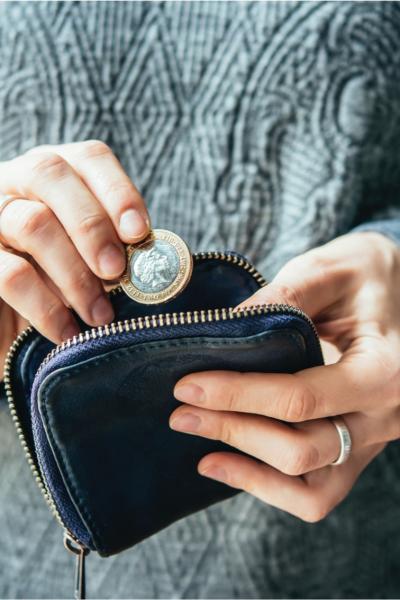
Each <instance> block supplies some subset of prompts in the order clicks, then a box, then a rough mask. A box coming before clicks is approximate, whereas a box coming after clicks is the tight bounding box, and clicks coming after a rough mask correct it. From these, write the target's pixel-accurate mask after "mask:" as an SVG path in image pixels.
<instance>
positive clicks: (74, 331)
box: [61, 323, 79, 341]
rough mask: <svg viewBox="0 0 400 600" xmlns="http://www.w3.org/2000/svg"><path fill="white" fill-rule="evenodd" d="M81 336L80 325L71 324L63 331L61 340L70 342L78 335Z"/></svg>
mask: <svg viewBox="0 0 400 600" xmlns="http://www.w3.org/2000/svg"><path fill="white" fill-rule="evenodd" d="M78 334H79V327H78V325H74V324H71V323H70V324H69V325H67V326H66V327H65V329H63V331H62V333H61V339H62V341H65V340H69V339H71V338H73V337H74V335H78Z"/></svg>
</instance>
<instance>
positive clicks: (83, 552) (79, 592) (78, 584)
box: [64, 533, 90, 600]
mask: <svg viewBox="0 0 400 600" xmlns="http://www.w3.org/2000/svg"><path fill="white" fill-rule="evenodd" d="M64 547H65V548H66V549H67V550H68V552H71V554H75V557H76V559H75V591H74V598H75V600H85V597H86V589H85V588H86V577H85V558H86V556H87V555H88V554H89V552H90V550H89V548H85V547H84V546H82V545H81V544H78V542H77V541H76V540H74V539H72V537H71V536H70V535H69V534H68V533H65V534H64Z"/></svg>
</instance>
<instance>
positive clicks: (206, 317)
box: [4, 304, 319, 548]
mask: <svg viewBox="0 0 400 600" xmlns="http://www.w3.org/2000/svg"><path fill="white" fill-rule="evenodd" d="M288 313H289V314H292V315H294V316H297V317H300V318H302V319H304V320H305V321H306V322H307V323H308V324H309V325H310V327H311V328H312V330H313V331H314V334H315V336H316V338H317V339H319V338H318V333H317V330H316V327H315V325H314V323H313V322H312V320H311V319H310V317H308V316H307V315H306V314H305V313H304V312H303V311H302V310H300V309H299V308H297V307H295V306H291V305H289V304H259V305H254V306H249V307H245V308H239V309H236V310H235V309H234V308H214V309H208V310H200V311H197V310H195V311H187V312H179V313H176V312H173V313H160V314H158V315H151V316H145V317H138V318H136V319H135V318H132V319H126V320H125V321H117V322H114V323H111V324H110V325H101V326H100V327H97V328H93V329H91V330H86V331H85V332H83V333H80V334H79V335H75V336H74V337H73V338H70V339H68V340H66V341H65V342H62V344H59V345H58V346H56V347H55V348H53V349H52V351H51V352H49V354H48V355H47V356H46V357H45V358H44V359H43V361H42V363H41V364H40V366H39V368H38V370H37V373H39V372H40V371H41V370H42V369H43V368H44V367H45V366H46V365H47V364H48V362H49V361H50V360H52V359H53V358H54V357H55V356H56V355H58V354H59V353H60V352H63V351H65V350H67V349H68V348H71V346H76V345H78V344H83V343H84V342H88V341H90V340H95V339H98V338H101V337H105V336H112V335H115V334H118V333H124V332H132V331H137V330H140V329H154V328H158V327H165V326H176V325H192V324H195V323H214V322H216V321H226V320H233V319H241V318H246V317H251V316H255V315H267V314H288ZM33 331H34V329H33V327H31V326H29V327H27V328H26V329H25V330H24V331H22V333H20V335H19V336H18V337H17V338H16V339H15V341H14V342H13V344H12V345H11V347H10V349H9V351H8V354H7V356H6V360H5V365H4V386H5V390H6V395H7V401H8V405H9V408H10V413H11V417H12V420H13V421H14V424H15V427H16V429H17V434H18V437H19V439H20V442H21V445H22V448H23V450H24V452H25V456H26V458H27V461H28V463H29V466H30V468H31V471H32V473H33V476H34V478H35V481H36V483H37V485H38V486H39V489H40V491H41V492H42V494H43V496H44V498H45V500H46V502H47V504H48V506H49V508H50V509H51V511H52V513H53V515H54V516H55V518H56V519H57V521H58V522H59V524H60V525H61V526H62V528H63V529H64V532H65V534H66V536H67V537H68V538H70V539H71V540H72V541H73V542H74V543H75V544H78V545H79V546H81V547H82V548H84V546H82V544H81V543H80V542H79V540H78V539H76V537H75V536H74V535H73V533H72V532H71V531H69V529H68V528H67V527H66V525H65V524H64V522H63V520H62V517H61V515H60V513H59V511H58V509H57V507H56V505H55V502H54V500H53V498H52V495H51V492H50V491H49V489H48V487H47V485H46V482H45V480H44V478H43V477H42V474H41V473H40V470H39V469H38V468H37V467H36V465H35V462H34V460H33V457H32V453H31V451H30V449H29V447H28V444H27V441H26V438H25V435H24V432H23V430H22V427H21V423H20V420H19V417H18V414H17V410H16V407H15V401H14V397H13V392H12V387H11V381H10V373H11V364H12V361H13V358H14V355H15V354H16V352H17V350H18V349H19V346H20V345H21V344H22V342H23V341H24V340H25V339H26V337H27V336H28V335H29V334H30V333H31V332H33Z"/></svg>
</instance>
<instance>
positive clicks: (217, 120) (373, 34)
mask: <svg viewBox="0 0 400 600" xmlns="http://www.w3.org/2000/svg"><path fill="white" fill-rule="evenodd" d="M399 135H400V6H399V4H398V3H397V2H388V3H382V4H381V3H375V2H372V3H362V2H356V3H353V2H345V3H343V2H324V3H318V2H317V3H314V2H305V3H301V2H296V3H286V2H277V3H275V2H268V3H263V2H259V3H252V2H250V3H247V2H246V3H237V2H231V3H226V2H222V3H208V2H192V3H186V2H185V3H184V2H182V3H181V2H171V3H157V2H151V3H150V2H135V3H133V2H115V3H114V2H54V3H51V2H50V3H48V2H40V3H36V2H9V3H2V4H1V5H0V159H7V158H11V157H13V156H15V155H17V154H19V153H21V152H23V151H25V150H27V149H28V148H31V147H32V146H35V145H37V144H42V143H62V142H69V141H77V140H83V139H89V138H100V139H102V140H104V141H105V142H107V143H108V144H110V146H111V147H112V148H113V149H114V151H115V152H116V154H117V155H118V156H119V158H120V159H121V161H122V163H123V165H124V166H125V168H126V170H127V172H128V173H129V175H130V176H131V177H132V179H133V180H134V181H135V183H136V184H137V185H138V186H139V188H140V189H141V191H142V193H143V195H144V197H145V198H146V201H147V203H148V206H149V207H150V212H151V216H152V219H153V222H154V224H155V225H156V226H159V227H165V228H167V229H172V230H174V231H176V232H177V233H178V234H180V235H182V236H183V237H184V238H186V239H187V240H188V242H189V243H190V245H191V247H192V248H193V250H201V249H202V250H207V249H226V248H227V249H233V250H237V251H239V252H241V253H243V254H245V255H247V256H248V257H249V258H250V259H251V260H252V261H254V262H255V264H256V265H257V266H258V267H259V268H260V269H261V270H262V271H263V272H264V274H265V275H266V276H267V277H268V278H271V277H272V276H273V275H274V274H275V273H276V271H277V270H278V268H279V267H280V266H281V265H283V264H284V263H285V261H287V260H288V259H289V258H290V257H292V256H294V255H296V254H298V253H301V252H303V251H305V250H306V249H308V248H311V247H314V246H315V245H318V244H321V243H323V242H326V241H328V240H330V239H332V238H334V237H336V236H338V235H340V234H341V233H344V232H346V231H349V230H350V229H351V228H353V227H355V226H357V225H359V224H363V226H364V227H366V228H370V229H376V230H380V231H383V232H386V233H387V234H388V235H391V236H392V237H393V238H394V239H397V240H400V226H399V221H398V218H399V214H400V208H399V183H400V148H399V139H400V138H399ZM71 202H73V198H71ZM0 435H1V453H0V507H1V509H0V596H1V597H7V598H23V597H24V598H26V597H29V598H37V597H42V598H54V597H70V595H71V589H72V561H71V557H70V556H69V555H68V554H67V553H65V551H64V549H63V547H62V541H61V532H60V529H59V526H58V525H57V523H55V522H54V521H53V519H52V517H51V515H50V514H49V512H48V509H47V507H46V505H45V503H44V502H43V500H42V497H41V495H40V493H39V492H38V490H37V488H36V485H35V483H34V481H33V480H32V478H31V474H30V471H29V468H28V466H27V464H26V463H25V458H24V456H23V452H22V450H21V448H20V446H19V442H18V440H17V438H16V434H15V431H14V428H13V425H12V423H11V419H10V416H9V414H8V410H7V407H6V406H5V404H4V403H1V405H0ZM399 465H400V448H399V446H398V445H397V444H391V445H389V447H388V448H387V450H386V451H385V453H384V454H382V455H380V456H379V457H378V458H377V459H376V460H375V461H374V462H373V463H372V464H371V465H370V466H369V467H368V468H367V470H366V471H365V472H364V473H363V475H362V476H361V478H360V480H359V482H358V483H357V485H356V486H355V488H354V489H353V491H352V492H351V494H350V496H349V497H348V498H347V499H346V500H345V501H344V502H343V503H342V505H341V506H340V507H338V508H337V509H336V510H335V511H334V512H333V513H332V514H331V515H330V516H329V517H328V518H327V519H326V520H324V521H323V522H321V523H318V524H315V525H309V524H305V523H302V522H300V521H299V520H297V519H295V518H294V517H291V516H289V515H287V514H285V513H283V512H281V511H279V510H276V509H273V508H271V507H269V506H266V505H265V504H262V503H261V502H259V501H257V500H255V499H254V498H252V497H251V496H249V495H246V494H241V495H239V496H238V497H236V498H234V499H232V500H229V501H227V502H224V503H221V504H220V505H217V506H214V507H212V508H210V509H208V510H205V511H202V512H201V513H198V514H196V515H193V516H191V517H189V518H187V519H185V520H183V521H181V522H179V523H177V524H175V525H173V526H171V527H170V528H168V529H167V530H165V531H163V532H161V533H160V534H158V535H156V536H154V537H153V538H151V539H149V540H147V541H145V542H143V543H142V544H140V545H139V546H138V547H136V548H134V549H132V550H129V551H127V552H125V553H123V554H121V555H119V556H117V557H114V558H110V559H99V558H98V557H96V556H91V558H90V560H89V564H88V577H89V582H88V583H89V586H88V591H89V595H90V596H92V597H120V598H129V597H131V598H133V597H135V598H136V597H142V598H151V597H167V598H170V597H176V598H195V597H201V598H206V597H207V598H208V597H214V598H232V597H234V598H239V597H240V598H243V597H246V598H250V597H251V598H260V597H264V598H266V597H268V598H281V597H286V598H318V597H326V598H345V597H346V598H363V597H368V598H382V597H385V598H396V597H399V595H400V570H399V566H400V564H399V561H400V467H399ZM116 510H118V507H117V506H116Z"/></svg>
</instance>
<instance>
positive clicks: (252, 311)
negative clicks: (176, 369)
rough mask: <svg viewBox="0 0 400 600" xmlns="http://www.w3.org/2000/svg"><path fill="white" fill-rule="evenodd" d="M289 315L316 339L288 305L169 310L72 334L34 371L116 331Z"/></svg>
mask: <svg viewBox="0 0 400 600" xmlns="http://www.w3.org/2000/svg"><path fill="white" fill-rule="evenodd" d="M272 313H274V314H277V313H278V314H279V313H280V314H287V313H289V314H292V315H296V316H298V317H301V318H302V319H304V320H305V321H307V323H308V324H309V325H310V327H311V328H312V330H313V331H314V334H315V336H316V338H317V339H319V338H318V333H317V329H316V327H315V325H314V323H313V322H312V320H311V319H310V318H309V317H308V316H307V315H306V314H305V313H304V312H303V311H302V310H300V309H299V308H297V307H295V306H290V305H289V304H257V305H254V306H249V307H245V308H239V309H236V310H235V309H234V308H213V309H208V310H194V311H186V312H179V313H177V312H173V313H160V314H157V315H148V316H145V317H137V318H132V319H125V320H124V321H117V322H114V323H111V324H110V325H101V326H100V327H93V328H92V329H90V330H89V329H87V330H86V331H84V332H81V333H80V334H79V335H74V337H73V338H70V339H68V340H66V341H65V342H63V343H62V344H59V345H58V346H56V347H55V348H53V350H52V351H51V352H49V354H48V355H47V356H46V357H45V358H44V359H43V361H42V363H41V364H40V366H39V368H38V370H37V373H40V371H41V370H42V369H43V368H44V367H45V366H46V365H47V364H48V362H49V361H50V360H52V359H53V358H54V357H55V356H57V355H58V354H60V352H63V351H64V350H67V349H68V348H71V346H76V345H78V344H82V343H84V342H89V341H91V340H96V339H98V338H102V337H108V336H113V335H116V334H119V333H129V332H132V331H137V330H141V329H155V328H159V327H165V326H171V325H172V326H174V325H193V324H195V323H214V322H215V321H226V320H229V319H230V320H232V319H240V318H243V317H249V316H255V315H265V314H272Z"/></svg>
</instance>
